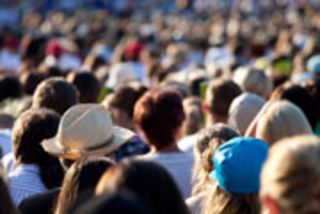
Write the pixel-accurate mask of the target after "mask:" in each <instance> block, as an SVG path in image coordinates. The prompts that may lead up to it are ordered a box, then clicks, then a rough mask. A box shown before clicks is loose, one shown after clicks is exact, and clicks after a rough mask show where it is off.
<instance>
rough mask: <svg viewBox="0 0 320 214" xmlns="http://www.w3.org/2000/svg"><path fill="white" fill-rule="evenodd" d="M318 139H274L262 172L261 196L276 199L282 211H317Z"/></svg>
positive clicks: (318, 205) (264, 202) (306, 137)
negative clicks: (276, 140)
mask: <svg viewBox="0 0 320 214" xmlns="http://www.w3.org/2000/svg"><path fill="white" fill-rule="evenodd" d="M319 162H320V141H319V138H316V137H314V136H311V135H310V136H299V137H294V138H287V139H284V140H281V141H279V142H277V143H276V144H275V145H274V146H273V147H272V148H271V149H270V152H269V155H268V158H267V161H266V163H265V165H264V167H263V170H262V175H261V191H260V196H261V199H262V202H263V204H264V207H265V208H268V203H266V198H267V197H268V198H269V200H270V198H271V199H272V200H273V201H274V202H275V204H276V206H277V208H278V209H279V212H281V213H292V214H298V213H318V212H319V210H320V200H319V197H318V196H319V194H320V183H319V177H320V165H319Z"/></svg>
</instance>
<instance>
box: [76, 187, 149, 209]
mask: <svg viewBox="0 0 320 214" xmlns="http://www.w3.org/2000/svg"><path fill="white" fill-rule="evenodd" d="M75 213H77V214H82V213H83V214H86V213H91V214H100V213H108V214H127V213H130V214H152V213H153V212H151V210H150V209H149V208H148V207H147V205H146V204H145V202H144V201H142V200H141V199H140V198H139V197H138V196H136V195H135V194H133V193H132V192H130V191H125V190H121V191H118V192H115V193H111V194H107V195H102V196H95V197H94V198H92V199H91V200H89V201H88V202H86V203H85V204H84V205H83V206H80V207H79V208H77V209H76V211H75Z"/></svg>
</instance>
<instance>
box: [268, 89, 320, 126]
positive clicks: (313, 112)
mask: <svg viewBox="0 0 320 214" xmlns="http://www.w3.org/2000/svg"><path fill="white" fill-rule="evenodd" d="M272 99H274V100H287V101H289V102H291V103H293V104H295V105H296V106H297V107H299V108H300V110H301V111H302V112H303V114H304V115H305V117H306V118H307V120H308V122H309V124H310V126H311V128H312V129H313V130H314V129H315V127H316V123H317V109H316V103H315V101H314V99H312V96H311V94H310V93H309V92H308V90H306V89H304V88H303V87H301V86H299V85H294V84H290V83H287V84H283V85H281V86H279V87H277V88H276V90H275V91H274V92H273V94H272Z"/></svg>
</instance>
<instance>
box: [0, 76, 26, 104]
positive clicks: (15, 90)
mask: <svg viewBox="0 0 320 214" xmlns="http://www.w3.org/2000/svg"><path fill="white" fill-rule="evenodd" d="M21 95H22V87H21V84H20V82H19V80H18V79H17V78H16V77H9V76H5V75H0V102H1V101H3V100H5V99H7V98H19V97H21Z"/></svg>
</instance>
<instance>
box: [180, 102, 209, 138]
mask: <svg viewBox="0 0 320 214" xmlns="http://www.w3.org/2000/svg"><path fill="white" fill-rule="evenodd" d="M183 108H184V112H185V114H186V119H185V121H184V123H183V135H184V136H187V135H191V134H194V133H196V132H197V131H198V130H200V129H201V128H202V127H203V125H204V124H203V118H204V116H203V115H204V112H203V108H202V102H201V99H200V98H198V97H188V98H186V99H184V100H183Z"/></svg>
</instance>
